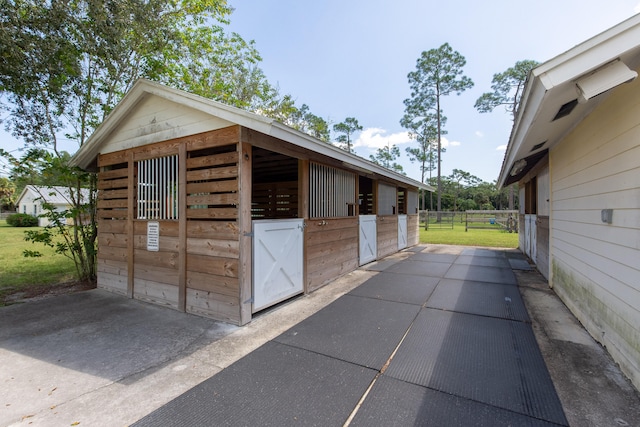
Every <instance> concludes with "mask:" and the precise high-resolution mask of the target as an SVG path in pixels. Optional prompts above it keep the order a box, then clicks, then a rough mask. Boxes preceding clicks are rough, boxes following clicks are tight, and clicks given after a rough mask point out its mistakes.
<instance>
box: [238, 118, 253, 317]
mask: <svg viewBox="0 0 640 427" xmlns="http://www.w3.org/2000/svg"><path fill="white" fill-rule="evenodd" d="M246 139H247V136H246V129H245V128H242V127H241V128H240V131H239V142H238V151H239V154H240V156H239V159H238V175H239V176H238V178H239V180H238V181H239V182H238V188H239V192H240V198H239V199H240V206H239V210H238V222H239V224H238V225H239V228H240V235H239V237H238V238H239V239H240V266H239V271H238V276H239V280H240V295H239V297H240V325H244V324H246V323H249V322H250V321H251V315H252V307H253V275H252V263H253V259H252V249H253V248H252V245H253V238H252V237H251V232H252V224H251V192H252V183H251V167H252V166H251V165H252V157H251V154H252V147H251V145H250V144H249V143H246V142H245V140H246Z"/></svg>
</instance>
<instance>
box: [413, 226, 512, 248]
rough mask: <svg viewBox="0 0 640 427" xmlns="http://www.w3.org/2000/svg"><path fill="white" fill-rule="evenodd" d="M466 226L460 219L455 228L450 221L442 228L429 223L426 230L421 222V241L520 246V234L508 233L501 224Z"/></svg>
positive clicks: (488, 245)
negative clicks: (494, 226)
mask: <svg viewBox="0 0 640 427" xmlns="http://www.w3.org/2000/svg"><path fill="white" fill-rule="evenodd" d="M464 228H465V227H464V223H460V222H459V221H454V223H453V229H452V228H451V224H450V223H449V224H448V225H447V226H444V225H443V226H442V228H440V227H439V226H435V225H433V224H429V230H425V228H424V224H420V243H434V244H445V245H463V246H487V247H493V248H517V247H518V234H517V233H508V232H506V231H504V230H502V228H501V227H499V226H496V228H495V229H491V230H478V229H471V230H469V231H464Z"/></svg>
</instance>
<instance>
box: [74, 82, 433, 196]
mask: <svg viewBox="0 0 640 427" xmlns="http://www.w3.org/2000/svg"><path fill="white" fill-rule="evenodd" d="M154 96H155V97H159V98H161V99H164V100H167V101H171V102H173V103H175V104H177V105H178V106H184V107H187V108H190V109H192V110H196V111H198V112H201V113H204V114H207V115H209V116H211V117H215V118H218V119H220V120H222V121H224V122H228V123H229V125H232V124H236V125H240V126H243V127H245V128H248V129H252V130H255V131H258V132H261V133H263V134H266V135H269V136H272V137H275V138H278V139H280V140H282V141H285V142H288V143H290V144H293V145H295V146H298V147H301V148H304V149H307V150H310V151H312V152H315V153H318V154H321V155H324V156H328V157H331V158H333V159H337V160H339V161H341V162H342V164H343V165H344V166H345V167H346V168H349V169H354V170H364V171H367V172H372V173H375V174H377V175H379V176H383V177H387V178H389V179H392V180H394V181H398V182H401V183H404V184H407V185H409V186H412V187H418V188H422V189H425V190H429V191H434V188H433V187H431V186H429V185H426V184H423V183H421V182H419V181H417V180H414V179H411V178H408V177H407V176H405V175H402V174H399V173H397V172H394V171H392V170H390V169H386V168H384V167H382V166H379V165H377V164H375V163H373V162H370V161H369V160H366V159H364V158H362V157H359V156H356V155H355V154H352V153H348V152H346V151H345V150H342V149H340V148H338V147H336V146H334V145H332V144H330V143H326V142H324V141H322V140H320V139H318V138H314V137H312V136H310V135H307V134H305V133H303V132H300V131H298V130H296V129H293V128H291V127H289V126H286V125H284V124H282V123H280V122H278V121H276V120H274V119H270V118H267V117H264V116H261V115H258V114H255V113H250V112H248V111H244V110H241V109H239V108H236V107H232V106H229V105H226V104H222V103H220V102H217V101H214V100H211V99H209V98H204V97H201V96H198V95H194V94H192V93H188V92H185V91H182V90H178V89H173V88H170V87H167V86H164V85H162V84H159V83H155V82H152V81H149V80H146V79H140V80H138V81H137V82H136V83H135V84H134V86H133V87H132V88H131V90H130V91H129V92H128V93H127V94H126V95H125V96H124V97H123V98H122V100H121V101H120V102H119V103H118V105H117V106H116V107H115V108H114V109H113V111H112V112H111V113H110V114H109V116H108V117H107V118H106V119H105V121H104V122H103V123H102V124H101V125H100V126H98V128H97V129H96V130H95V132H94V133H93V134H92V135H91V137H90V138H89V139H88V140H87V142H86V143H85V144H84V145H83V146H82V147H81V148H80V149H79V150H78V152H77V153H76V154H75V155H74V156H73V158H72V160H71V163H72V165H75V166H79V167H81V168H83V169H95V167H96V166H95V162H96V159H97V157H98V154H101V153H104V151H103V148H104V147H105V144H107V143H108V141H109V139H110V138H111V136H112V135H114V134H115V133H116V132H117V131H118V127H119V125H120V124H121V123H123V122H124V121H125V120H126V119H127V118H128V117H129V116H130V115H131V114H132V113H133V112H134V111H135V110H136V108H137V107H138V105H140V103H142V102H143V101H144V100H146V99H148V98H149V97H154ZM154 125H155V123H154ZM180 136H186V135H182V134H180V129H177V132H176V135H175V137H180ZM153 142H159V141H153ZM149 143H151V141H148V140H145V139H144V138H138V139H137V140H136V142H134V145H129V146H126V147H119V149H129V148H134V147H137V146H142V145H146V144H149ZM114 151H117V150H114Z"/></svg>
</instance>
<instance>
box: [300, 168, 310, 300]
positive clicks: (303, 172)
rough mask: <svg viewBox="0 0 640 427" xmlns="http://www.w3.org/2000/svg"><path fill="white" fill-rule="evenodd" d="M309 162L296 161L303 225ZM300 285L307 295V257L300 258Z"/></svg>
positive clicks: (308, 193) (304, 234) (304, 248)
mask: <svg viewBox="0 0 640 427" xmlns="http://www.w3.org/2000/svg"><path fill="white" fill-rule="evenodd" d="M310 197H311V194H310V192H309V160H300V159H299V160H298V218H302V219H304V224H305V227H306V223H307V221H308V220H309V198H310ZM306 237H307V236H306V228H305V229H304V230H303V235H302V239H303V240H302V251H303V252H302V253H303V254H306V253H307V239H306ZM302 283H303V291H304V293H305V294H307V293H309V284H308V281H307V257H306V256H303V258H302Z"/></svg>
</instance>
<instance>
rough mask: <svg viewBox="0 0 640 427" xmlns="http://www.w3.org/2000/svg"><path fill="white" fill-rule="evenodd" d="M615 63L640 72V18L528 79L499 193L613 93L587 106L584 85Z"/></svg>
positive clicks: (561, 57)
mask: <svg viewBox="0 0 640 427" xmlns="http://www.w3.org/2000/svg"><path fill="white" fill-rule="evenodd" d="M614 62H620V63H622V64H624V65H625V66H626V67H624V68H625V69H627V70H629V69H630V70H637V69H638V67H639V66H640V14H638V15H635V16H633V17H631V18H629V19H628V20H626V21H623V22H621V23H620V24H618V25H616V26H615V27H612V28H610V29H608V30H606V31H604V32H603V33H601V34H598V35H597V36H595V37H593V38H591V39H589V40H587V41H585V42H583V43H581V44H579V45H577V46H575V47H574V48H572V49H570V50H568V51H567V52H565V53H563V54H561V55H558V56H557V57H555V58H553V59H551V60H549V61H547V62H545V63H544V64H541V65H539V66H538V67H536V68H534V69H533V70H532V71H531V72H530V73H529V77H528V79H527V82H526V85H525V89H524V94H523V96H522V100H521V102H520V107H519V109H518V114H517V116H516V120H515V123H514V126H513V129H512V131H511V136H510V138H509V144H508V145H507V151H506V153H505V157H504V160H503V163H502V168H501V171H500V176H499V177H498V186H499V187H502V186H506V185H509V184H511V183H514V182H518V181H519V180H520V179H522V178H523V177H524V176H525V175H526V173H527V172H528V171H529V170H531V168H533V167H534V166H535V164H536V163H537V162H538V161H539V160H540V159H541V158H543V157H544V154H545V153H546V152H547V151H548V150H549V149H551V148H553V146H554V145H556V144H557V143H558V142H559V141H561V140H562V139H563V138H564V137H566V136H567V135H568V134H569V132H571V131H572V130H573V129H574V128H575V127H576V126H577V125H578V124H579V123H580V122H581V121H582V120H584V119H585V117H587V116H588V115H589V114H590V113H591V112H592V111H593V110H594V108H595V107H596V106H597V105H599V104H600V103H601V102H602V101H603V100H604V99H605V98H606V97H607V96H608V95H609V94H610V93H611V91H610V90H609V91H605V92H604V93H602V94H598V93H595V94H593V97H591V98H590V99H587V100H585V99H581V92H580V90H579V85H580V84H581V82H585V80H587V79H589V78H591V77H592V76H594V75H596V74H598V73H600V72H601V71H603V70H605V69H607V68H608V66H610V65H611V64H613V63H614ZM630 73H631V74H635V73H633V72H632V71H630ZM629 75H630V74H629ZM615 83H616V85H617V84H621V83H623V81H618V82H615ZM565 113H568V114H565ZM562 114H565V115H562Z"/></svg>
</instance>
